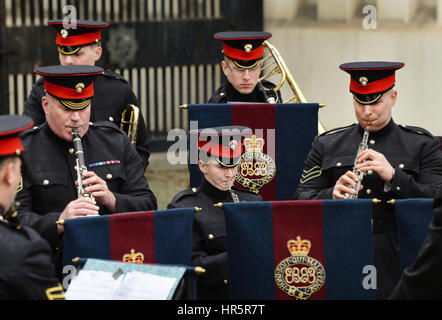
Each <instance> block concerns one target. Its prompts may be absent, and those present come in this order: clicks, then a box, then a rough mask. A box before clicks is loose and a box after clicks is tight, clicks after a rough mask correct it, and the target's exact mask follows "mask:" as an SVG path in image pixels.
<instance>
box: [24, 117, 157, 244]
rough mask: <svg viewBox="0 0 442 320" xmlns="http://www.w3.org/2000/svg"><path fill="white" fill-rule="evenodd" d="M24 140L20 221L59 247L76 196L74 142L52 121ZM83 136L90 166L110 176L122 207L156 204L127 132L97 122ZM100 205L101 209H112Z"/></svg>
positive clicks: (142, 207) (130, 208)
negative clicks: (60, 225)
mask: <svg viewBox="0 0 442 320" xmlns="http://www.w3.org/2000/svg"><path fill="white" fill-rule="evenodd" d="M22 141H23V144H24V146H25V148H26V152H25V153H24V154H23V155H22V159H23V162H22V177H23V189H22V190H21V191H19V192H18V193H17V197H16V199H17V201H19V202H20V203H21V205H20V207H19V212H20V217H21V222H22V224H24V225H28V226H31V227H33V228H35V229H36V230H37V231H38V232H39V233H40V234H41V235H42V236H43V237H44V238H45V239H47V240H48V241H49V242H50V243H51V245H52V246H53V247H54V248H55V246H56V245H57V243H58V233H57V226H56V224H55V222H56V221H57V220H58V218H59V216H60V214H61V212H62V211H63V210H64V208H65V207H66V205H67V204H68V203H69V202H70V201H72V200H75V199H77V189H76V186H75V181H76V179H77V172H76V170H75V169H74V167H75V155H74V148H73V143H72V142H69V141H65V140H63V139H60V138H59V137H57V136H56V135H55V134H54V133H53V132H52V131H51V129H50V127H49V125H48V124H47V122H45V123H44V124H42V125H41V126H40V127H34V129H30V130H28V131H26V132H24V133H23V134H22ZM81 142H82V145H83V151H84V158H85V165H86V166H87V169H88V171H94V172H95V173H96V174H97V175H98V176H99V177H100V178H102V179H103V180H105V181H106V183H107V186H108V188H109V190H110V191H112V192H113V194H114V195H115V198H116V200H117V212H130V211H145V210H152V209H156V208H157V202H156V198H155V196H154V194H153V193H152V191H151V190H150V189H149V185H148V182H147V180H146V177H145V176H144V169H143V166H142V164H141V160H140V157H139V156H138V155H137V153H136V151H135V149H134V147H133V146H132V145H131V144H130V142H129V140H128V138H127V136H126V134H125V133H124V132H122V131H121V130H120V129H118V128H117V127H116V126H115V125H114V124H113V123H110V122H107V121H103V122H97V123H95V124H91V125H90V126H89V130H88V132H87V133H86V135H85V136H83V137H82V139H81ZM105 161H111V162H113V163H107V164H106V163H103V162H105ZM100 163H101V164H100ZM91 165H92V166H91ZM97 205H99V204H98V202H97ZM99 206H100V210H99V213H100V214H101V215H103V214H108V213H109V212H108V210H107V209H106V208H105V207H103V206H101V205H99Z"/></svg>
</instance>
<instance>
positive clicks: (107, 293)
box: [65, 270, 123, 300]
mask: <svg viewBox="0 0 442 320" xmlns="http://www.w3.org/2000/svg"><path fill="white" fill-rule="evenodd" d="M122 279H123V277H119V278H117V279H115V278H114V277H113V276H112V273H111V272H103V271H93V270H81V271H80V272H79V273H78V275H77V276H76V277H75V278H73V279H72V281H71V284H70V285H69V288H68V290H67V291H66V293H65V297H66V300H111V299H112V297H113V293H114V292H115V291H116V290H117V289H118V287H119V286H120V283H121V281H122Z"/></svg>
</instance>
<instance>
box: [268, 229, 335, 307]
mask: <svg viewBox="0 0 442 320" xmlns="http://www.w3.org/2000/svg"><path fill="white" fill-rule="evenodd" d="M287 248H288V250H289V252H290V256H289V257H288V258H285V259H284V260H282V261H281V262H280V263H279V264H278V265H277V266H276V268H275V283H276V285H277V286H278V288H279V289H280V290H281V291H282V292H284V293H286V294H287V295H289V296H291V297H294V298H296V299H301V300H305V299H308V298H310V296H311V295H312V294H314V293H315V292H317V291H318V290H320V289H321V288H322V286H323V285H324V283H325V279H326V275H325V268H324V266H323V265H322V264H321V262H319V261H318V260H316V259H315V258H312V257H309V256H308V253H309V252H310V248H311V242H310V241H309V240H307V239H301V237H300V236H297V237H296V240H293V239H291V240H288V241H287Z"/></svg>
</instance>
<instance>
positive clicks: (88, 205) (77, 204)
mask: <svg viewBox="0 0 442 320" xmlns="http://www.w3.org/2000/svg"><path fill="white" fill-rule="evenodd" d="M98 210H99V207H98V206H97V205H96V203H95V201H94V200H92V199H90V198H83V197H82V198H78V199H75V200H73V201H71V202H69V203H68V205H67V206H66V207H65V208H64V210H63V212H62V213H61V215H60V217H59V220H66V219H74V218H78V217H85V216H96V215H98ZM63 231H64V227H63V226H62V225H58V232H59V233H62V232H63Z"/></svg>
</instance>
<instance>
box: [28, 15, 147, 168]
mask: <svg viewBox="0 0 442 320" xmlns="http://www.w3.org/2000/svg"><path fill="white" fill-rule="evenodd" d="M63 23H64V21H63V20H50V21H48V25H49V26H51V27H53V28H54V29H56V30H57V38H56V41H55V42H56V44H57V47H58V57H59V60H60V64H61V65H91V66H94V65H95V64H96V62H97V61H98V60H99V59H100V58H101V55H102V52H103V48H102V47H101V30H102V29H103V28H105V27H108V26H109V24H108V23H105V22H97V21H88V20H78V21H77V23H76V25H75V26H76V28H75V29H74V28H73V27H74V26H71V28H69V29H65V26H64V24H63ZM94 89H95V95H94V99H93V100H92V105H93V108H92V112H91V121H93V122H95V121H112V122H114V123H115V124H116V125H117V126H118V127H120V124H121V115H122V111H123V107H124V106H126V105H129V104H133V105H135V106H137V107H139V106H140V104H139V102H138V99H137V97H136V96H135V94H134V93H133V91H132V88H131V86H130V83H129V82H128V81H127V80H126V79H124V78H123V77H122V76H121V75H119V74H117V73H115V72H111V71H107V70H106V71H105V72H104V73H103V74H102V75H98V76H97V77H96V79H95V81H94ZM44 94H45V92H44V86H43V80H42V79H39V80H38V81H37V82H36V84H35V85H34V87H33V88H32V91H31V93H30V95H29V97H28V99H27V100H26V102H25V106H24V114H25V115H28V116H30V117H31V118H33V119H34V123H35V124H36V125H40V124H42V123H43V122H44V121H45V116H44V112H43V108H42V105H41V98H42V97H43V96H44ZM148 139H149V137H148V131H147V128H146V124H145V122H144V118H143V115H142V113H141V112H140V118H139V122H138V129H137V137H136V150H137V152H138V154H139V155H140V157H141V159H142V162H143V167H144V169H146V168H147V166H148V164H149V156H150V153H149V147H148V142H149V141H148Z"/></svg>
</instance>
